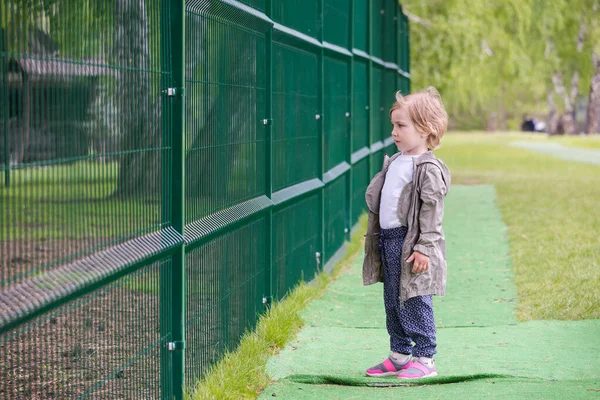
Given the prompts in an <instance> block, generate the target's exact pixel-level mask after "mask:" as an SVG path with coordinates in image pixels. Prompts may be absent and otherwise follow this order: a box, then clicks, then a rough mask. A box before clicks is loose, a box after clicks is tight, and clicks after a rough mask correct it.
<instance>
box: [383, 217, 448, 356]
mask: <svg viewBox="0 0 600 400" xmlns="http://www.w3.org/2000/svg"><path fill="white" fill-rule="evenodd" d="M407 231H408V229H407V228H406V227H404V226H402V227H400V228H392V229H382V230H381V237H380V239H379V250H380V253H381V261H382V262H383V302H384V305H385V314H386V327H387V331H388V334H389V335H390V349H391V351H395V352H398V353H402V354H412V355H413V356H414V357H432V356H433V355H434V354H435V353H436V342H435V334H436V329H435V320H434V316H433V303H432V296H416V297H412V298H410V299H408V300H406V301H404V302H401V301H400V298H399V297H400V273H401V260H402V257H406V258H408V257H409V256H410V254H407V255H404V254H402V244H403V243H404V238H405V237H406V233H407ZM413 341H414V343H415V344H414V346H413V344H412V342H413Z"/></svg>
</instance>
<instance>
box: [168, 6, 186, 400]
mask: <svg viewBox="0 0 600 400" xmlns="http://www.w3.org/2000/svg"><path fill="white" fill-rule="evenodd" d="M170 11H171V18H170V21H171V26H173V27H177V28H178V29H174V30H173V32H171V54H172V56H171V63H172V71H173V78H172V79H173V81H172V82H173V86H172V87H173V88H175V96H173V98H172V104H171V107H172V110H173V112H172V131H171V133H172V135H173V147H172V148H173V150H172V151H173V156H172V160H173V165H172V167H171V168H172V170H171V171H172V173H173V175H172V179H171V205H172V207H173V209H172V211H171V223H172V225H173V228H175V230H176V231H177V232H178V233H180V234H181V235H182V236H184V237H185V221H186V218H185V209H186V207H185V120H186V114H185V86H186V82H185V80H186V76H185V72H186V71H185V48H186V47H185V43H186V42H185V39H186V36H185V32H186V30H185V22H186V18H185V0H173V3H172V4H171V9H170ZM171 272H172V275H171V284H172V285H173V286H172V288H171V293H173V300H172V301H173V306H172V308H171V330H172V332H171V341H172V342H182V343H184V344H185V321H186V313H185V299H186V296H185V291H186V285H185V247H184V246H183V245H182V246H180V247H179V248H178V249H177V250H176V251H175V254H174V255H173V257H172V264H171ZM171 367H172V372H171V373H172V381H173V397H174V398H176V399H182V400H183V398H184V385H185V375H184V374H185V354H184V352H183V350H182V349H180V350H173V351H172V359H171Z"/></svg>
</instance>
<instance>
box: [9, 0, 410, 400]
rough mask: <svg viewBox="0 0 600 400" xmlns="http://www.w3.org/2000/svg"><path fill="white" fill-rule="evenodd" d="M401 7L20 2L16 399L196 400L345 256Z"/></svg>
mask: <svg viewBox="0 0 600 400" xmlns="http://www.w3.org/2000/svg"><path fill="white" fill-rule="evenodd" d="M408 51H409V43H408V20H407V19H406V17H405V16H404V15H403V14H402V13H401V8H400V7H399V6H398V5H397V4H396V2H395V1H394V0H376V1H367V0H309V1H303V2H288V1H274V0H222V1H221V0H157V1H148V0H138V1H129V0H113V1H111V2H98V1H92V0H80V1H76V2H75V1H74V0H39V1H35V2H22V1H17V0H4V2H3V3H2V5H0V99H1V102H0V170H1V177H0V185H1V186H0V202H1V204H2V207H0V217H1V219H0V366H1V368H0V381H2V382H3V385H0V399H7V400H8V399H11V400H12V399H32V398H40V399H68V398H94V399H130V398H136V399H137V398H140V399H141V398H144V399H172V398H177V399H182V398H183V389H184V387H188V388H190V387H192V386H193V385H194V384H195V383H196V382H198V380H200V379H202V377H203V376H204V375H205V373H206V371H207V370H208V368H209V367H210V366H211V365H213V364H214V363H215V362H217V361H218V360H219V359H220V357H221V356H222V354H223V353H224V352H225V351H227V350H232V349H233V348H234V347H235V346H236V345H237V344H238V343H239V341H240V339H241V337H242V335H243V333H244V331H245V330H246V329H252V328H254V327H255V325H256V322H257V321H258V317H259V315H260V314H261V313H263V312H264V311H265V310H266V307H269V306H270V304H271V302H272V300H273V299H281V298H283V297H284V296H285V295H286V293H288V291H289V290H290V289H292V288H293V287H294V285H296V284H297V283H298V282H300V281H302V280H310V279H312V278H313V276H314V274H315V273H316V272H318V271H320V270H322V269H323V268H324V267H325V265H324V264H326V263H328V262H329V263H330V264H329V265H331V263H332V262H334V261H335V259H336V258H335V256H336V253H338V254H341V253H340V251H341V249H343V246H344V243H345V241H346V240H347V239H348V237H349V230H350V229H351V228H352V227H353V226H354V225H355V224H356V222H357V221H358V218H359V216H360V215H361V214H362V213H363V212H364V211H365V207H366V205H365V202H364V192H365V189H366V186H367V184H368V182H369V180H370V178H371V177H372V176H373V174H374V173H375V172H377V171H378V170H379V168H380V166H381V162H382V160H383V153H384V151H387V152H388V154H391V153H392V152H394V151H395V149H394V146H393V143H392V142H391V141H390V138H389V132H390V127H389V125H388V115H387V111H388V109H389V105H390V104H391V102H392V101H393V100H394V99H393V92H394V91H395V90H396V89H399V90H402V91H403V92H404V93H406V92H407V91H408V90H409V89H410V75H409V72H410V71H409V55H408Z"/></svg>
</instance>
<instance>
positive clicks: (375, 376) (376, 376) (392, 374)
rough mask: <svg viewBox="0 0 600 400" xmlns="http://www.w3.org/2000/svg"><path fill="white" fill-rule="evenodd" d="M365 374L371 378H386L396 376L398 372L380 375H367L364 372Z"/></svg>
mask: <svg viewBox="0 0 600 400" xmlns="http://www.w3.org/2000/svg"><path fill="white" fill-rule="evenodd" d="M365 373H366V374H367V376H370V377H372V378H384V377H387V376H395V375H398V373H399V372H398V371H396V372H382V373H381V374H371V373H368V372H365Z"/></svg>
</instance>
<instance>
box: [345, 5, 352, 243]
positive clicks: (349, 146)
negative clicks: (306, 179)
mask: <svg viewBox="0 0 600 400" xmlns="http://www.w3.org/2000/svg"><path fill="white" fill-rule="evenodd" d="M348 21H349V22H350V24H349V25H350V29H349V33H348V34H349V35H350V37H349V40H348V43H349V46H348V47H350V52H352V49H353V48H354V0H352V1H350V15H349V17H348ZM348 85H350V87H349V89H350V91H349V95H348V105H347V108H348V113H349V114H346V115H348V124H347V126H348V130H347V132H348V133H347V135H348V138H349V139H348V140H347V141H346V142H347V147H346V161H347V162H348V164H350V171H348V173H347V174H346V176H347V178H346V182H347V184H346V187H347V188H348V191H347V193H348V195H347V197H346V198H347V204H346V207H347V213H346V216H347V221H348V222H347V223H346V226H347V227H348V230H347V232H346V240H348V241H350V237H351V231H352V226H353V222H354V218H353V215H352V199H353V197H354V187H353V185H352V181H353V175H354V168H353V167H354V166H353V165H352V148H353V147H354V123H353V120H354V113H353V112H352V111H353V110H352V105H353V104H354V57H352V58H350V76H349V79H348Z"/></svg>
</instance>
